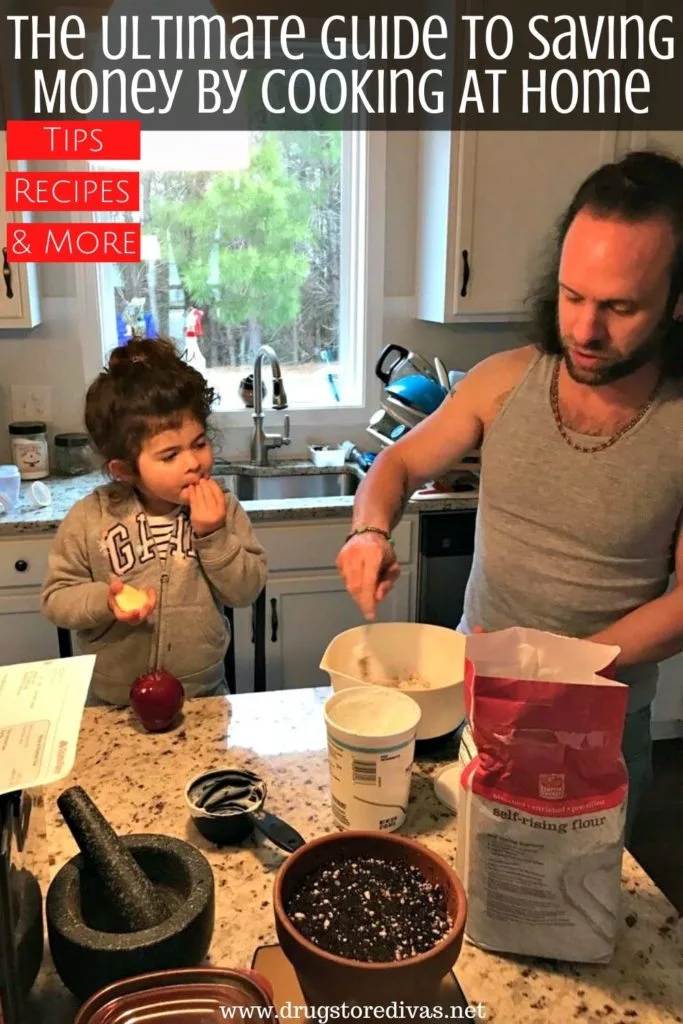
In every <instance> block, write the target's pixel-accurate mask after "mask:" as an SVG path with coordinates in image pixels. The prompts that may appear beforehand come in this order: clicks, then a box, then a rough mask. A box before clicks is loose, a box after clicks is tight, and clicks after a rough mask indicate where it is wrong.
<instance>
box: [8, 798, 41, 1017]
mask: <svg viewBox="0 0 683 1024" xmlns="http://www.w3.org/2000/svg"><path fill="white" fill-rule="evenodd" d="M49 881H50V867H49V862H48V853H47V842H46V832H45V816H44V807H43V802H42V792H41V791H40V790H39V789H35V790H31V791H30V792H29V791H23V792H21V791H18V792H15V793H7V794H5V795H4V796H0V1020H1V1021H2V1022H3V1024H25V1020H26V1016H25V1011H24V1005H25V999H26V996H27V994H28V992H29V991H30V989H31V987H32V985H33V983H34V981H35V979H36V976H37V974H38V971H39V969H40V965H41V963H42V959H43V943H44V934H43V898H44V895H45V893H46V892H47V888H48V885H49Z"/></svg>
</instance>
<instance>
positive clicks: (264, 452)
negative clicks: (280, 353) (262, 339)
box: [251, 345, 291, 466]
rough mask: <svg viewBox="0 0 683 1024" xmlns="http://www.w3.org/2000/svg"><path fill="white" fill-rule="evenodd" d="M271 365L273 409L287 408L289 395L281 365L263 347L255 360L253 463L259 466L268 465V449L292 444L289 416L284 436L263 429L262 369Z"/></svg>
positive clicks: (266, 348)
mask: <svg viewBox="0 0 683 1024" xmlns="http://www.w3.org/2000/svg"><path fill="white" fill-rule="evenodd" d="M264 362H267V363H270V368H271V370H272V372H273V409H286V408H287V395H286V394H285V388H284V384H283V383H282V373H281V371H280V363H279V360H278V358H277V356H276V355H275V352H274V351H273V349H272V348H271V347H270V345H261V347H260V349H259V350H258V352H257V353H256V358H255V359H254V384H253V387H254V411H253V413H252V416H251V418H252V419H253V421H254V432H253V434H252V436H251V461H252V462H253V463H255V464H256V465H257V466H267V465H268V449H269V448H280V447H282V445H286V444H290V442H291V438H290V436H289V416H285V420H284V428H283V432H282V434H266V432H265V431H264V429H263V395H262V394H261V387H262V385H261V367H262V365H263V363H264Z"/></svg>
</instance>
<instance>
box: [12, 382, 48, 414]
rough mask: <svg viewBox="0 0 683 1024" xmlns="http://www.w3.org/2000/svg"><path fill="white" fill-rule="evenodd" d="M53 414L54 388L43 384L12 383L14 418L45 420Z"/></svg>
mask: <svg viewBox="0 0 683 1024" xmlns="http://www.w3.org/2000/svg"><path fill="white" fill-rule="evenodd" d="M51 416H52V388H50V387H47V386H46V385H42V384H40V385H39V384H12V419H13V420H45V421H49V420H50V418H51Z"/></svg>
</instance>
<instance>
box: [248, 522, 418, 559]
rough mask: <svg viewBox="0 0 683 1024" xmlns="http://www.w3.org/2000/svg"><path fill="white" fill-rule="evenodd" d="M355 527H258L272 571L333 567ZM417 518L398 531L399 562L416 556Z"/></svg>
mask: <svg viewBox="0 0 683 1024" xmlns="http://www.w3.org/2000/svg"><path fill="white" fill-rule="evenodd" d="M350 528H351V526H350V523H349V521H348V520H345V521H343V522H332V523H331V522H329V521H328V522H319V523H316V522H311V521H309V522H307V523H288V524H287V525H283V526H263V527H257V529H256V536H257V537H258V539H259V541H260V542H261V544H263V547H264V548H265V551H266V556H267V558H268V569H269V571H270V572H280V571H287V572H296V571H297V570H300V569H333V568H334V566H335V561H336V558H337V555H338V554H339V549H340V548H341V546H342V544H343V543H344V540H345V539H346V537H347V536H348V533H349V530H350ZM416 532H417V531H416V530H415V521H414V520H413V519H404V520H402V522H400V523H399V525H398V526H397V527H396V530H395V531H394V540H395V542H396V557H397V558H398V560H399V562H402V563H405V562H410V561H412V559H413V549H414V539H415V535H416Z"/></svg>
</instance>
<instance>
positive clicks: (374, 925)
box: [285, 856, 453, 963]
mask: <svg viewBox="0 0 683 1024" xmlns="http://www.w3.org/2000/svg"><path fill="white" fill-rule="evenodd" d="M285 909H286V912H287V915H288V917H289V918H290V920H291V921H292V923H293V924H294V925H295V927H296V928H297V929H298V930H299V931H300V932H301V933H302V935H304V936H305V937H306V938H307V939H308V940H309V941H310V942H313V943H314V944H315V945H316V946H318V947H319V948H320V949H324V950H325V951H326V952H328V953H333V954H335V955H336V956H341V957H344V958H345V959H350V960H360V961H364V962H366V963H387V962H391V961H396V960H405V959H408V958H409V957H413V956H417V955H418V954H420V953H427V952H428V951H429V950H430V949H432V947H433V946H435V945H436V944H437V943H438V942H440V941H441V939H442V938H443V937H444V935H445V934H446V933H447V932H448V930H449V929H450V928H451V926H452V924H453V922H452V920H451V918H450V916H449V914H448V910H447V906H446V896H445V893H444V892H443V890H442V889H441V887H440V886H438V885H434V884H433V883H431V882H429V881H427V879H426V878H425V877H424V875H423V874H422V872H421V871H420V870H419V868H417V867H415V865H413V864H408V863H405V862H402V861H388V860H383V859H382V858H379V857H369V856H368V857H347V858H339V859H336V860H331V861H328V862H327V863H326V864H325V865H323V866H321V867H319V868H317V869H316V870H315V871H313V872H311V873H310V874H308V875H306V876H305V877H304V878H303V879H302V880H301V882H300V884H299V885H298V886H297V888H296V889H295V890H294V892H293V893H292V895H291V897H290V899H289V901H288V902H287V905H286V908H285Z"/></svg>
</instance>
